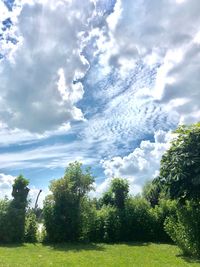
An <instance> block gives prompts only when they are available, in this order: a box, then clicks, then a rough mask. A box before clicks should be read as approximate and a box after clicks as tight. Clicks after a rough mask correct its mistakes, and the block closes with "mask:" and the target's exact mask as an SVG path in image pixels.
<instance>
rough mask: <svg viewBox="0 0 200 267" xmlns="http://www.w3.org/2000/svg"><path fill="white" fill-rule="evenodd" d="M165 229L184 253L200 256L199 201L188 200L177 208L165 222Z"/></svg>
mask: <svg viewBox="0 0 200 267" xmlns="http://www.w3.org/2000/svg"><path fill="white" fill-rule="evenodd" d="M165 230H166V232H167V233H168V234H169V236H170V237H171V238H172V240H173V241H174V242H175V243H176V244H177V245H178V246H179V247H180V248H181V249H182V251H183V253H184V254H186V255H189V256H193V257H200V206H199V202H198V203H197V202H194V201H187V202H186V204H185V205H184V206H180V205H179V207H178V208H177V212H176V214H175V215H174V216H170V217H169V218H168V219H167V220H166V222H165Z"/></svg>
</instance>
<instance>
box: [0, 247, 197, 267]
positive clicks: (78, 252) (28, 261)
mask: <svg viewBox="0 0 200 267" xmlns="http://www.w3.org/2000/svg"><path fill="white" fill-rule="evenodd" d="M0 255H1V257H0V266H1V267H18V266H20V267H35V266H38V267H47V266H53V267H60V266H62V267H67V266H70V267H74V266H76V267H77V266H78V267H93V266H95V267H116V266H120V267H138V266H142V267H160V266H162V267H165V266H166V267H168V266H170V267H199V266H200V263H199V262H198V261H195V260H191V259H189V258H183V256H182V255H181V254H180V251H179V249H178V248H177V247H176V246H173V245H166V244H151V243H139V244H137V243H127V244H110V245H109V244H107V245H106V244H58V245H54V246H50V245H48V246H44V245H41V244H36V245H35V244H25V245H23V246H18V247H17V246H13V245H10V246H6V247H0Z"/></svg>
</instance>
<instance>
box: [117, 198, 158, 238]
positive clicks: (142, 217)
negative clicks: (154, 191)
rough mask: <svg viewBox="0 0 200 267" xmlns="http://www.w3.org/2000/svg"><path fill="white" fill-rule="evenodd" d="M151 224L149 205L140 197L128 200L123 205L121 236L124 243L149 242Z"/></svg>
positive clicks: (151, 233) (152, 221)
mask: <svg viewBox="0 0 200 267" xmlns="http://www.w3.org/2000/svg"><path fill="white" fill-rule="evenodd" d="M153 223H154V216H153V214H152V213H151V210H150V204H149V203H148V202H147V201H146V200H145V199H144V198H142V197H134V198H130V199H129V200H128V201H127V202H126V205H125V211H124V220H123V228H124V229H123V230H122V233H121V236H123V239H124V241H151V240H152V239H153V234H154V232H153Z"/></svg>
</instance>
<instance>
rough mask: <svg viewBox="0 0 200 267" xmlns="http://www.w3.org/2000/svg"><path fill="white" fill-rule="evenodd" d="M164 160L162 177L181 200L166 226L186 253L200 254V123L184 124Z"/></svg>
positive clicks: (164, 182) (168, 190)
mask: <svg viewBox="0 0 200 267" xmlns="http://www.w3.org/2000/svg"><path fill="white" fill-rule="evenodd" d="M175 133H176V134H177V137H176V138H175V139H174V141H173V142H172V145H171V147H170V149H169V150H168V151H167V152H166V153H165V154H164V155H163V157H162V160H161V169H160V181H162V183H163V184H164V188H165V189H166V191H167V192H168V193H169V196H170V198H171V199H176V200H177V209H176V214H175V216H169V218H168V219H167V220H166V222H165V229H166V231H167V233H168V234H169V235H170V237H171V238H172V239H173V240H174V241H175V242H176V243H177V244H178V245H179V247H180V248H181V249H182V250H183V252H184V253H186V254H188V255H192V256H197V257H199V256H200V123H197V124H194V125H191V126H187V127H186V126H181V127H179V128H178V129H177V130H176V131H175Z"/></svg>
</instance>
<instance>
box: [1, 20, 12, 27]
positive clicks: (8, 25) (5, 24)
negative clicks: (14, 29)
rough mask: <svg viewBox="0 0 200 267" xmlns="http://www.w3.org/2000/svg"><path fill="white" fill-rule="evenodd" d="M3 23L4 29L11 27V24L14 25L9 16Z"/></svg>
mask: <svg viewBox="0 0 200 267" xmlns="http://www.w3.org/2000/svg"><path fill="white" fill-rule="evenodd" d="M2 25H3V28H2V29H3V30H6V29H10V28H11V26H12V25H13V23H12V21H11V19H10V18H7V19H5V20H4V21H2Z"/></svg>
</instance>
